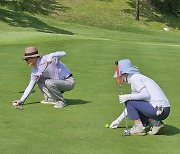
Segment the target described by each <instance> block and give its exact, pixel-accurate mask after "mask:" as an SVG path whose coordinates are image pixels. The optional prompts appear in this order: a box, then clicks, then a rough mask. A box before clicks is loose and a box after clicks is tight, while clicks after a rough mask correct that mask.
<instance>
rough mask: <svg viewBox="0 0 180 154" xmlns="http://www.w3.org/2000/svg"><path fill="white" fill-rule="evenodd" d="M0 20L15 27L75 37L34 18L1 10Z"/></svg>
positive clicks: (68, 32)
mask: <svg viewBox="0 0 180 154" xmlns="http://www.w3.org/2000/svg"><path fill="white" fill-rule="evenodd" d="M0 20H1V21H2V22H5V23H7V24H8V25H10V26H14V27H23V28H34V29H35V30H36V31H39V32H44V33H56V34H66V35H73V33H72V32H70V31H67V30H64V29H59V28H57V27H53V26H49V25H48V24H46V23H44V22H42V21H41V20H39V19H38V18H36V17H34V16H30V15H28V14H24V13H19V12H15V11H10V10H6V9H2V8H0Z"/></svg>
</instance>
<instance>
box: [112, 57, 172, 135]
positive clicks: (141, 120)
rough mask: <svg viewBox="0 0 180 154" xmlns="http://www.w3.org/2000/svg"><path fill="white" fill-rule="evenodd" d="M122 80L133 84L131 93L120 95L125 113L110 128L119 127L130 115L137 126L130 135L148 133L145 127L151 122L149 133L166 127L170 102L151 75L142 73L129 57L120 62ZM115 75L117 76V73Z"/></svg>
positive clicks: (153, 133)
mask: <svg viewBox="0 0 180 154" xmlns="http://www.w3.org/2000/svg"><path fill="white" fill-rule="evenodd" d="M118 67H119V74H120V77H121V80H122V81H123V82H126V83H128V84H130V85H131V91H132V92H131V94H124V95H119V100H120V103H125V104H126V108H125V109H124V111H123V113H122V114H121V115H120V116H119V117H118V118H117V119H116V120H114V121H113V122H112V123H111V125H110V128H117V127H118V125H119V124H120V122H121V121H122V120H123V119H124V118H125V117H126V116H128V118H129V119H130V120H133V121H134V123H135V126H134V127H133V128H131V129H130V131H129V132H130V135H146V132H145V127H144V126H146V125H147V124H148V123H149V122H150V123H151V124H152V127H151V129H150V131H149V134H152V135H155V134H158V133H159V131H160V130H161V129H162V128H163V127H164V124H163V122H162V120H164V119H166V118H167V117H168V115H169V113H170V104H169V101H168V99H167V98H166V96H165V94H164V92H163V91H162V89H161V88H160V87H159V86H158V85H157V84H156V83H155V82H154V81H153V80H152V79H150V78H149V77H146V76H145V75H142V74H140V72H139V70H138V69H137V67H135V66H133V65H132V63H131V61H130V60H129V59H123V60H120V61H119V62H118ZM114 77H117V74H116V73H115V75H114Z"/></svg>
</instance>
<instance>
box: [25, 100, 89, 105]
mask: <svg viewBox="0 0 180 154" xmlns="http://www.w3.org/2000/svg"><path fill="white" fill-rule="evenodd" d="M66 102H67V104H68V106H69V105H83V104H87V103H89V101H85V100H82V99H66ZM38 103H40V102H30V103H25V104H24V105H33V104H38Z"/></svg>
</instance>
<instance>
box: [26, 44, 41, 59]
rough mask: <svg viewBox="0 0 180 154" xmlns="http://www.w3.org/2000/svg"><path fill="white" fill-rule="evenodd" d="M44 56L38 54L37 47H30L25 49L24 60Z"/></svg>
mask: <svg viewBox="0 0 180 154" xmlns="http://www.w3.org/2000/svg"><path fill="white" fill-rule="evenodd" d="M39 56H42V55H41V54H39V53H38V49H37V48H36V47H28V48H26V49H25V54H24V58H23V59H24V60H26V59H27V58H31V57H39Z"/></svg>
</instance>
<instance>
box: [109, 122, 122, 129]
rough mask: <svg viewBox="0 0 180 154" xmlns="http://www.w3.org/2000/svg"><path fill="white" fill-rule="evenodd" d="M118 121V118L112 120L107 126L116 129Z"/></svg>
mask: <svg viewBox="0 0 180 154" xmlns="http://www.w3.org/2000/svg"><path fill="white" fill-rule="evenodd" d="M119 123H120V122H119V121H118V120H114V121H113V122H112V123H111V125H110V126H109V128H113V129H116V128H117V127H118V125H119Z"/></svg>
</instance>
